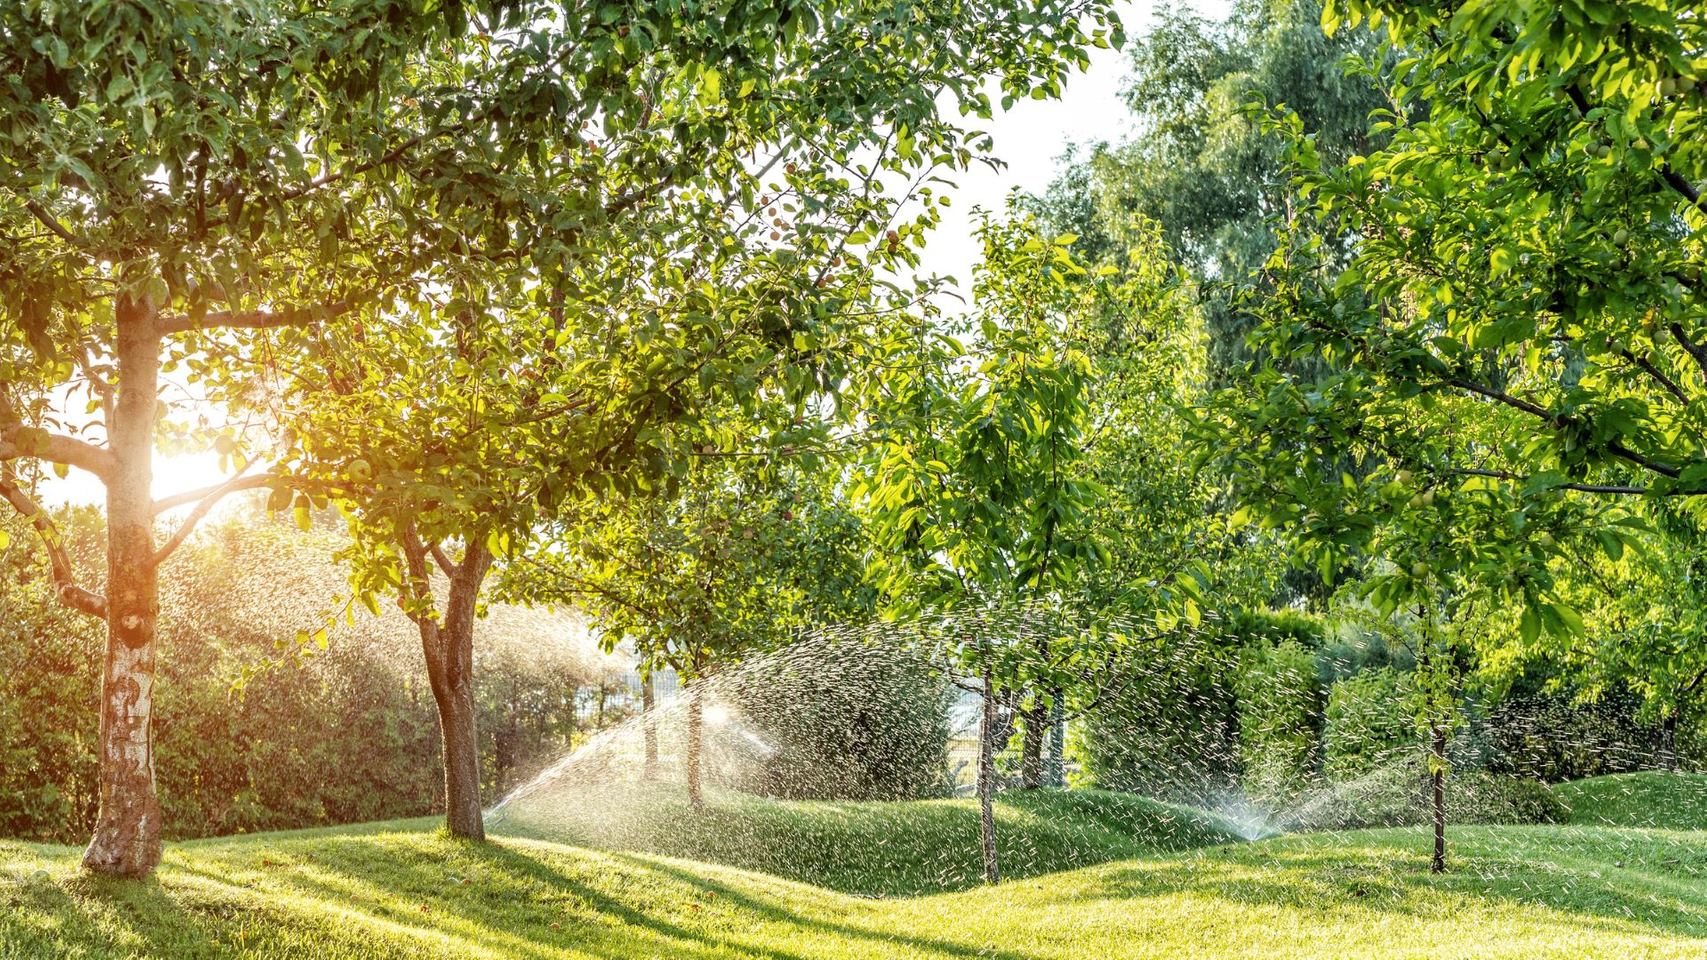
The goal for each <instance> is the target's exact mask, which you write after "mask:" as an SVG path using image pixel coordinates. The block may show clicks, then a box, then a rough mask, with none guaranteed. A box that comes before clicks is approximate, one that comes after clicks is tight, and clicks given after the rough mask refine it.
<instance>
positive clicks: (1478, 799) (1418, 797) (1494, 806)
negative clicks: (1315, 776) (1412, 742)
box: [1280, 749, 1570, 830]
mask: <svg viewBox="0 0 1707 960" xmlns="http://www.w3.org/2000/svg"><path fill="white" fill-rule="evenodd" d="M1569 817H1570V811H1569V810H1568V809H1566V807H1565V805H1564V804H1563V803H1562V802H1560V800H1559V798H1558V797H1556V796H1554V795H1553V792H1552V791H1551V790H1549V789H1548V788H1547V785H1546V784H1544V783H1542V782H1541V781H1539V780H1530V779H1526V778H1523V777H1510V776H1502V775H1500V774H1496V773H1489V772H1487V771H1485V770H1464V771H1454V772H1453V773H1451V774H1449V775H1448V776H1447V778H1446V821H1447V823H1448V824H1518V823H1564V822H1566V820H1567V819H1569ZM1280 821H1281V825H1282V826H1284V827H1285V828H1286V829H1288V830H1355V829H1360V828H1363V827H1411V826H1421V825H1424V824H1428V823H1432V822H1433V808H1432V805H1431V794H1430V792H1429V785H1428V773H1427V765H1426V764H1425V763H1424V762H1423V760H1422V757H1421V751H1420V749H1419V750H1417V751H1414V752H1413V755H1412V756H1411V757H1409V758H1406V759H1403V760H1400V761H1397V762H1394V763H1390V764H1388V765H1386V766H1383V767H1378V768H1376V769H1375V770H1373V771H1371V772H1369V773H1366V774H1364V775H1363V776H1361V777H1358V778H1356V779H1353V780H1347V781H1344V782H1342V783H1337V784H1334V785H1332V786H1330V787H1327V788H1324V789H1322V790H1320V791H1318V792H1316V793H1314V794H1312V795H1310V796H1309V797H1308V798H1306V799H1305V800H1304V801H1303V802H1301V803H1299V804H1298V805H1297V806H1296V807H1294V808H1293V809H1292V810H1291V811H1289V812H1288V813H1286V814H1285V815H1284V816H1283V817H1281V818H1280Z"/></svg>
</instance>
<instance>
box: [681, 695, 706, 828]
mask: <svg viewBox="0 0 1707 960" xmlns="http://www.w3.org/2000/svg"><path fill="white" fill-rule="evenodd" d="M684 692H685V693H686V694H687V708H688V736H687V741H688V743H687V779H688V806H690V807H692V808H694V809H695V810H704V809H705V793H704V790H703V788H702V785H701V783H700V747H701V746H702V744H703V741H704V732H705V705H704V704H702V703H700V700H699V683H698V682H697V681H696V682H694V684H693V685H692V686H691V687H686V688H685V690H684Z"/></svg>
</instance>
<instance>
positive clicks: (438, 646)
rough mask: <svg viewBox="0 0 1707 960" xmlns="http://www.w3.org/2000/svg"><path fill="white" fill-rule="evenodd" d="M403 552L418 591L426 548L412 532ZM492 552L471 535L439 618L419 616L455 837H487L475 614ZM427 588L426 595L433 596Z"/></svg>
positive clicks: (425, 571) (426, 579)
mask: <svg viewBox="0 0 1707 960" xmlns="http://www.w3.org/2000/svg"><path fill="white" fill-rule="evenodd" d="M403 550H404V556H405V558H406V559H407V560H408V562H409V567H410V576H411V579H412V580H413V581H414V582H415V583H416V584H417V586H416V589H417V590H426V589H427V588H426V587H425V585H426V584H429V583H430V582H431V578H430V576H429V568H428V565H427V564H428V562H429V561H428V559H427V558H428V556H429V552H428V550H427V548H425V547H424V546H423V545H422V544H421V542H420V541H419V540H418V539H417V538H416V537H415V535H414V533H413V531H411V532H409V533H408V534H407V535H406V536H405V537H404V543H403ZM491 566H492V554H491V553H490V552H489V551H488V550H487V549H486V546H485V538H484V537H480V536H470V537H469V542H468V546H467V548H466V549H465V550H464V552H463V557H462V560H461V561H460V562H459V563H456V564H454V565H451V568H450V569H449V570H446V571H445V572H446V574H447V575H448V576H449V578H450V599H449V600H448V602H447V603H446V604H445V613H444V617H443V618H442V619H441V620H434V619H433V618H431V617H429V616H426V615H423V614H417V615H416V616H415V625H416V627H417V628H418V629H419V630H420V634H421V652H422V654H423V655H424V656H425V658H426V661H427V682H428V684H429V685H430V686H431V687H432V690H433V702H434V703H435V704H436V705H437V706H438V710H439V736H440V739H441V742H442V744H443V748H444V768H445V828H446V830H448V831H449V832H450V835H451V836H453V837H462V838H465V839H469V840H484V839H486V821H485V818H484V817H483V815H482V813H483V811H482V809H481V805H480V750H479V740H478V736H477V734H478V731H477V730H476V729H475V715H474V615H475V610H476V606H477V602H478V600H479V598H480V586H481V584H483V583H484V582H485V581H486V572H487V571H488V570H490V569H491ZM431 596H432V594H431V592H430V590H428V591H427V592H426V593H425V597H431Z"/></svg>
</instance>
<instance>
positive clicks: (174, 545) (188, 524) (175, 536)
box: [154, 466, 267, 567]
mask: <svg viewBox="0 0 1707 960" xmlns="http://www.w3.org/2000/svg"><path fill="white" fill-rule="evenodd" d="M243 469H244V470H248V469H249V468H248V466H244V468H243ZM251 479H260V480H265V479H267V478H266V477H258V478H250V477H245V476H244V475H243V473H242V472H241V471H239V472H238V474H237V476H235V477H232V478H231V479H230V480H227V481H225V482H224V483H222V484H220V485H219V486H217V487H215V488H214V489H213V490H212V491H211V492H210V493H208V494H207V495H206V496H204V497H202V498H201V500H200V501H199V502H197V504H196V508H195V509H194V510H191V511H190V514H189V516H187V517H185V518H184V520H183V522H182V523H180V524H178V529H177V530H175V531H173V533H172V536H171V537H169V538H167V540H166V542H165V544H163V545H162V546H161V547H160V549H159V550H157V551H155V553H154V565H155V566H157V567H158V566H159V565H160V564H162V563H165V562H166V558H167V557H170V556H171V555H172V552H173V551H175V550H177V549H178V548H179V547H181V546H183V544H184V541H185V540H186V539H187V538H188V537H189V535H190V533H191V531H193V530H195V528H196V524H198V523H201V522H202V518H204V517H206V516H207V515H208V511H210V510H212V509H213V507H214V504H216V503H218V502H219V501H221V500H223V499H225V497H226V495H227V494H230V493H232V492H233V491H235V490H236V489H237V488H238V487H239V485H241V484H243V483H244V481H246V480H251ZM156 512H158V511H156Z"/></svg>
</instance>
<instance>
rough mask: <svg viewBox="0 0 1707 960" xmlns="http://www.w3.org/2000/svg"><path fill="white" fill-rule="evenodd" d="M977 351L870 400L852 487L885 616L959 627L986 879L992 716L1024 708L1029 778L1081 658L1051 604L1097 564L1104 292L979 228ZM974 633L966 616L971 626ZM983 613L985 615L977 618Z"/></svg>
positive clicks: (909, 372) (1055, 245) (1019, 236)
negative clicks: (929, 616) (1088, 436)
mask: <svg viewBox="0 0 1707 960" xmlns="http://www.w3.org/2000/svg"><path fill="white" fill-rule="evenodd" d="M979 235H980V236H981V238H982V239H983V241H984V259H983V261H982V262H981V263H980V264H979V266H978V268H977V273H976V276H975V283H974V302H975V306H974V314H973V319H972V321H971V322H972V323H974V324H976V331H977V334H978V336H979V340H978V341H977V342H976V346H975V348H974V349H973V350H972V351H969V350H968V348H967V347H966V346H965V345H963V344H962V343H961V342H960V341H958V340H954V339H947V338H945V339H944V340H942V341H940V347H939V349H937V350H936V351H934V354H935V355H934V356H921V357H918V358H917V359H916V360H915V361H914V362H913V363H912V364H911V365H910V366H906V367H901V366H900V365H880V369H884V370H889V371H896V372H895V373H894V375H885V376H882V377H880V378H877V379H875V380H874V381H873V384H872V385H871V386H870V387H868V389H869V390H870V391H871V393H870V395H869V400H870V402H869V410H870V413H869V416H870V417H871V418H872V422H873V429H872V432H873V434H874V435H875V442H874V444H873V446H872V448H871V450H870V452H869V453H868V455H867V457H866V460H865V463H864V466H863V470H862V473H861V476H860V478H859V480H858V481H857V483H856V485H855V487H854V489H853V498H854V500H855V501H856V502H857V503H858V504H859V505H860V508H861V510H862V512H863V515H864V516H865V517H866V518H867V521H868V523H869V524H870V526H871V529H872V538H873V547H874V549H873V552H872V555H871V564H870V566H871V570H872V575H873V577H874V578H875V580H876V582H877V583H878V584H879V587H880V589H881V590H882V591H883V593H884V595H885V596H886V598H888V600H889V601H890V606H891V609H892V611H893V612H896V613H901V614H916V613H920V612H946V611H958V613H959V614H960V615H961V616H962V618H961V619H956V620H954V621H953V622H951V623H950V624H949V625H948V627H947V631H948V633H949V634H950V636H948V637H946V638H945V639H946V641H947V642H948V644H949V645H950V647H949V648H950V651H951V652H950V655H949V659H950V661H951V670H952V671H953V672H954V673H955V674H956V675H957V676H958V678H959V679H958V680H957V682H959V683H960V684H961V685H962V686H963V687H965V688H966V689H970V690H974V691H976V692H978V693H979V694H980V696H981V697H982V699H983V716H982V719H981V721H980V726H979V764H978V794H979V801H980V805H981V807H982V822H983V831H982V837H983V844H984V873H985V879H986V880H988V881H990V882H995V881H996V880H998V879H999V877H1000V868H999V864H998V863H997V860H996V851H995V837H994V817H993V810H992V799H993V794H994V792H995V751H996V749H997V747H996V744H997V740H998V730H1000V729H1001V725H1000V719H999V716H998V714H999V712H1000V711H1001V710H1003V709H1006V710H1008V711H1010V712H1011V711H1019V710H1022V709H1024V710H1026V711H1027V713H1026V716H1027V728H1026V733H1027V736H1026V740H1027V743H1028V747H1027V758H1026V759H1027V762H1026V764H1025V768H1026V773H1027V774H1028V776H1029V777H1030V778H1031V779H1032V781H1033V783H1035V782H1036V781H1037V780H1038V779H1040V777H1041V773H1042V771H1041V765H1040V764H1038V763H1037V762H1036V759H1035V758H1036V757H1037V755H1038V753H1039V752H1040V747H1041V744H1042V733H1043V731H1044V730H1045V729H1047V726H1048V722H1047V718H1048V711H1049V696H1050V691H1052V690H1058V689H1064V688H1066V687H1068V686H1071V685H1072V684H1073V681H1074V680H1075V678H1076V677H1078V675H1079V674H1080V672H1081V670H1082V668H1083V667H1084V664H1085V660H1084V659H1083V658H1082V656H1081V652H1080V651H1081V648H1082V645H1083V644H1084V642H1085V641H1087V640H1089V639H1090V638H1091V637H1094V636H1097V635H1096V634H1091V633H1088V632H1087V634H1086V635H1085V636H1084V637H1075V636H1073V630H1072V627H1071V626H1070V618H1069V617H1067V616H1066V615H1065V614H1064V611H1063V610H1062V608H1061V607H1060V605H1059V602H1060V601H1061V599H1062V596H1063V593H1064V592H1065V591H1067V590H1070V589H1071V588H1072V587H1073V586H1074V585H1075V584H1076V582H1077V576H1078V570H1079V569H1080V568H1081V567H1082V566H1084V565H1086V564H1091V563H1097V562H1100V561H1101V560H1103V559H1104V558H1106V555H1107V551H1106V548H1105V547H1103V546H1102V544H1101V543H1100V542H1099V541H1098V539H1097V538H1096V532H1095V531H1094V530H1093V529H1091V527H1090V525H1089V523H1088V521H1089V518H1090V511H1091V508H1092V504H1093V503H1094V502H1095V500H1096V498H1097V497H1098V496H1099V495H1100V494H1101V493H1102V492H1103V488H1102V487H1101V486H1100V485H1098V484H1097V483H1096V482H1095V481H1093V480H1091V479H1090V477H1089V476H1088V475H1087V474H1088V471H1087V470H1086V469H1085V467H1086V464H1085V457H1084V451H1083V441H1084V431H1085V427H1086V419H1087V415H1088V407H1087V405H1086V399H1085V397H1086V390H1087V384H1088V382H1089V380H1090V378H1091V376H1092V373H1091V366H1090V360H1089V358H1088V356H1087V355H1086V354H1085V352H1084V350H1083V348H1082V345H1081V344H1080V343H1079V342H1078V341H1077V339H1076V335H1077V334H1078V333H1079V328H1080V326H1081V325H1082V324H1083V322H1084V318H1085V314H1086V312H1087V311H1090V310H1094V309H1099V308H1100V307H1101V303H1102V297H1104V296H1106V293H1107V291H1106V288H1105V287H1104V286H1103V285H1101V284H1098V283H1096V282H1095V281H1094V279H1093V278H1090V277H1089V276H1088V275H1087V273H1086V271H1085V270H1084V268H1082V267H1080V266H1079V265H1078V264H1077V263H1075V262H1074V261H1073V258H1072V256H1071V255H1070V254H1069V253H1068V247H1069V246H1070V245H1071V242H1072V238H1070V237H1061V238H1057V239H1056V240H1054V241H1049V240H1045V239H1043V238H1042V237H1041V236H1040V235H1039V231H1038V228H1037V225H1036V223H1035V222H1034V221H1032V220H1030V219H1020V218H1017V217H1016V218H1014V219H1011V220H1008V221H998V220H995V219H993V218H991V217H989V216H988V215H985V216H984V218H983V220H982V223H981V225H980V227H979ZM980 611H981V613H978V614H977V615H975V616H972V617H965V616H964V615H965V614H968V613H973V612H980ZM984 614H987V616H986V615H984Z"/></svg>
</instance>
